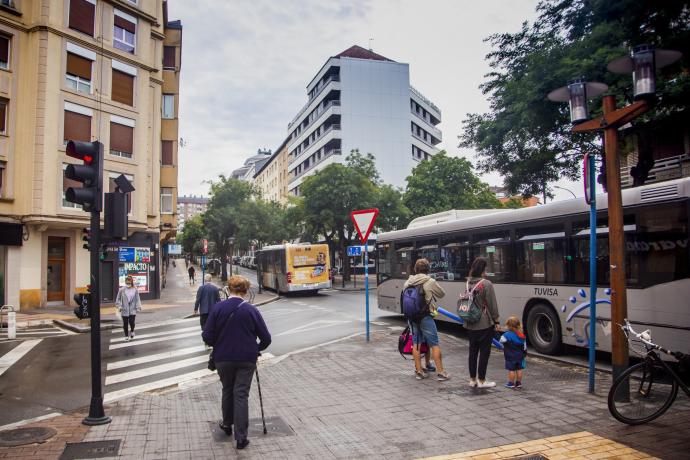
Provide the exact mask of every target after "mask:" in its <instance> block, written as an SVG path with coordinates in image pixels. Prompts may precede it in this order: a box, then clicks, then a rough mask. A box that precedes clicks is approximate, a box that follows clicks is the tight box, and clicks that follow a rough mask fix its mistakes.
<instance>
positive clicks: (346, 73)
mask: <svg viewBox="0 0 690 460" xmlns="http://www.w3.org/2000/svg"><path fill="white" fill-rule="evenodd" d="M307 99H308V100H307V103H306V104H305V105H304V107H302V109H301V110H300V111H299V112H298V113H297V115H296V116H295V117H294V119H293V120H292V121H291V122H290V123H289V124H288V141H287V149H288V177H289V179H288V180H289V183H288V192H289V193H290V194H291V195H299V186H300V184H301V183H302V181H303V180H304V179H305V178H306V177H308V176H309V175H311V174H313V173H314V172H315V171H318V170H320V169H322V168H323V167H325V166H327V165H329V164H332V163H342V162H344V161H345V158H346V157H347V155H348V154H349V153H350V152H351V151H352V150H354V149H359V151H360V153H362V154H366V153H372V154H373V155H374V156H375V157H376V166H377V168H378V170H379V172H380V174H381V177H382V179H383V181H384V182H386V183H389V184H392V185H395V186H399V187H405V178H406V177H407V176H408V175H409V174H410V172H411V171H412V169H413V168H414V166H415V165H416V164H417V163H418V162H419V161H422V160H423V159H425V158H429V157H430V156H432V155H434V154H435V153H437V152H438V149H437V148H436V145H438V144H439V143H440V142H441V140H442V136H441V130H440V129H439V128H438V127H437V125H438V124H439V123H440V122H441V111H440V109H439V108H438V107H437V106H436V105H435V104H434V103H432V102H431V101H430V100H429V99H427V98H426V97H424V96H423V95H422V94H421V93H420V92H419V91H417V90H416V89H415V88H413V87H412V86H410V71H409V65H408V64H405V63H400V62H395V61H392V60H391V59H388V58H386V57H384V56H381V55H380V54H377V53H374V52H373V51H371V50H366V49H364V48H362V47H360V46H353V47H351V48H349V49H347V50H345V51H343V52H342V53H340V54H338V55H336V56H333V57H331V58H329V59H328V60H327V61H326V63H325V64H324V65H323V67H321V69H320V70H319V71H318V72H317V73H316V75H315V76H314V78H313V79H312V80H311V81H310V82H309V84H308V85H307Z"/></svg>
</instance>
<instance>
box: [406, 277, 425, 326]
mask: <svg viewBox="0 0 690 460" xmlns="http://www.w3.org/2000/svg"><path fill="white" fill-rule="evenodd" d="M400 305H401V306H402V313H403V315H405V318H406V319H407V320H408V321H411V322H413V323H419V322H420V321H422V319H423V318H424V317H425V316H427V315H428V314H429V305H428V304H427V303H426V298H425V296H424V287H423V285H421V284H418V285H416V286H408V287H407V288H405V289H403V291H402V294H401V295H400Z"/></svg>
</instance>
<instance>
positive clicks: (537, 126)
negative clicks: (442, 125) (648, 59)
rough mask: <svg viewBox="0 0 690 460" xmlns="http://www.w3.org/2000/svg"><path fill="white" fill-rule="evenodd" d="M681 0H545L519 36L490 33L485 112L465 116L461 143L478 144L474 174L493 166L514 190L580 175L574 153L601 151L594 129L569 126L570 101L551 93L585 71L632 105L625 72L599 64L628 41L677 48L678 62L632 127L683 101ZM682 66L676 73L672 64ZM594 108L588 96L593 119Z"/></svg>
mask: <svg viewBox="0 0 690 460" xmlns="http://www.w3.org/2000/svg"><path fill="white" fill-rule="evenodd" d="M688 5H689V2H688V1H687V0H681V1H665V2H654V1H651V0H646V1H645V0H544V1H542V2H541V3H539V5H538V6H537V12H538V14H539V17H538V19H537V20H536V21H535V22H534V24H531V25H530V24H528V23H524V24H523V26H522V29H521V30H520V31H519V32H517V33H505V34H495V35H491V36H490V37H489V38H488V39H487V41H488V42H489V43H491V45H492V46H493V48H494V51H492V52H491V53H489V54H488V56H487V59H488V60H489V62H490V65H491V67H492V68H493V71H492V72H490V73H489V74H488V75H487V80H486V81H485V83H483V84H482V85H481V87H480V88H481V90H482V91H483V93H484V94H486V95H487V96H488V98H489V102H490V112H489V113H487V114H469V115H468V116H467V118H466V119H465V121H464V123H463V132H462V134H461V135H460V140H461V142H460V145H461V146H463V147H468V148H473V149H475V150H476V152H477V154H478V157H479V159H480V161H479V164H478V167H479V169H480V170H481V171H484V172H488V171H497V172H499V173H501V175H502V176H503V177H504V178H505V185H506V186H507V187H508V189H509V190H510V191H511V193H517V192H521V193H522V194H523V195H525V196H527V195H538V194H540V193H546V190H547V188H546V185H545V184H547V183H548V182H552V181H556V180H557V179H560V178H561V177H568V178H570V179H576V178H577V177H578V176H579V169H580V158H581V157H582V154H583V153H584V152H586V151H595V150H598V149H600V144H601V142H600V140H599V137H598V136H597V135H596V134H591V133H589V134H577V135H574V134H573V133H571V131H570V128H571V126H570V121H569V116H568V107H567V104H556V103H553V102H550V101H549V100H547V99H546V95H547V94H548V93H549V92H550V91H551V90H553V89H555V88H558V87H560V86H563V85H564V84H566V82H567V81H568V80H571V79H573V78H576V77H579V76H581V75H585V76H586V78H587V79H588V80H589V81H602V82H604V83H607V84H608V85H609V87H610V88H611V93H612V94H615V95H617V97H618V101H617V102H618V104H619V105H622V104H624V103H626V102H629V100H626V99H629V98H630V91H631V79H630V75H617V74H613V73H611V72H609V71H607V69H606V65H607V63H608V62H610V61H611V60H613V59H615V58H617V57H620V56H623V55H626V54H627V53H628V52H629V48H630V47H631V46H634V45H638V44H643V43H650V44H653V45H656V46H659V47H663V48H670V49H676V50H679V51H681V52H683V56H684V57H683V59H682V60H681V61H680V63H677V64H675V65H674V66H671V67H669V68H668V69H665V71H664V74H665V75H667V76H671V75H673V76H674V77H673V78H671V79H667V80H664V79H663V78H661V79H660V80H659V81H658V85H657V90H658V94H660V98H659V99H660V100H659V103H658V104H657V106H656V109H655V110H654V111H652V112H650V113H649V114H648V115H647V116H645V117H643V118H641V119H638V122H637V124H636V126H635V127H633V130H632V132H635V131H636V130H638V129H639V128H640V125H643V124H644V123H645V122H648V121H649V120H654V121H655V122H660V121H661V122H662V123H663V121H664V120H669V119H671V118H673V117H674V116H676V115H677V114H678V113H679V112H683V111H685V115H686V116H687V111H686V109H687V107H688V104H689V103H690V74H689V73H688V64H689V63H690V60H689V59H690V8H689V6H688ZM679 69H682V71H681V72H680V73H679V72H678V70H679ZM600 107H601V104H600V103H598V102H597V101H593V102H590V108H591V109H592V110H591V112H592V114H593V115H597V114H600Z"/></svg>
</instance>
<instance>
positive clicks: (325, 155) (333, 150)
mask: <svg viewBox="0 0 690 460" xmlns="http://www.w3.org/2000/svg"><path fill="white" fill-rule="evenodd" d="M342 153H343V152H342V150H341V149H340V148H329V149H328V150H324V151H323V153H322V155H321V158H319V159H318V160H316V161H315V162H314V163H311V164H310V165H309V167H307V168H302V171H301V172H300V173H299V174H297V175H296V176H295V175H293V176H291V177H290V181H289V182H290V185H292V183H293V182H294V181H296V180H298V179H299V178H301V177H302V176H304V175H305V174H306V173H308V172H309V171H311V170H312V169H314V168H315V167H316V166H318V165H320V164H321V163H323V162H324V160H326V158H329V157H331V156H333V155H341V154H342Z"/></svg>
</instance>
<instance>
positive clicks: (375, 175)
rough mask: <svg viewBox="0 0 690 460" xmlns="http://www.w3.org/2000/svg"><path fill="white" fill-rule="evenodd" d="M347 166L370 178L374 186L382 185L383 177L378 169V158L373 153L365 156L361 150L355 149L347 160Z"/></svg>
mask: <svg viewBox="0 0 690 460" xmlns="http://www.w3.org/2000/svg"><path fill="white" fill-rule="evenodd" d="M345 166H347V167H348V168H350V169H353V170H355V171H357V172H358V173H360V174H362V175H363V176H364V177H366V178H368V179H369V180H370V181H371V182H372V183H373V184H374V185H376V186H379V185H381V175H380V174H379V171H378V170H377V169H376V157H375V156H374V155H372V154H371V153H367V155H366V156H363V155H362V154H361V153H359V149H353V150H352V151H351V152H350V154H349V155H348V156H347V157H346V158H345Z"/></svg>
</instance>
